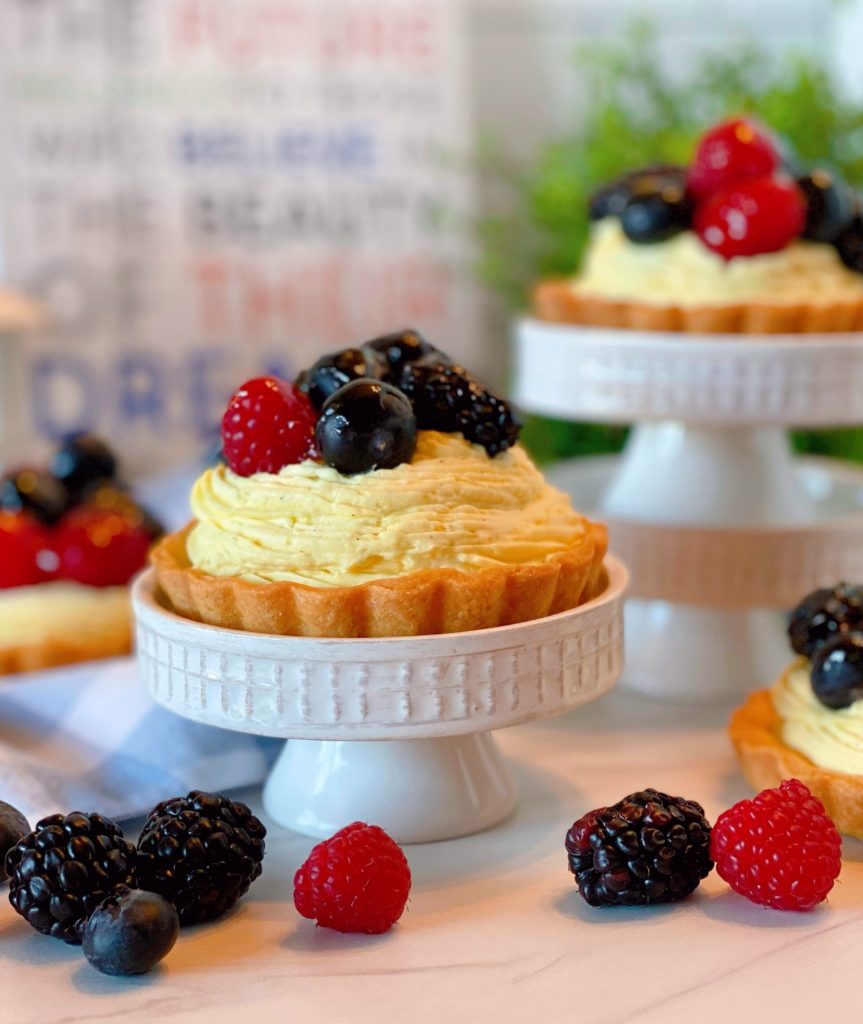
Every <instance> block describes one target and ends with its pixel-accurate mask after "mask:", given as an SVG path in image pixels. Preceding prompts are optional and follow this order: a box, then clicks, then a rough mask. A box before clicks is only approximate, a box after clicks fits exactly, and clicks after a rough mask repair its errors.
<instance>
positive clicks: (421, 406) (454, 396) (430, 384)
mask: <svg viewBox="0 0 863 1024" xmlns="http://www.w3.org/2000/svg"><path fill="white" fill-rule="evenodd" d="M400 386H401V389H402V391H404V393H405V394H406V395H407V396H408V398H409V399H410V400H411V402H412V403H413V407H414V413H415V414H416V418H417V426H418V427H419V429H420V430H440V431H442V432H443V433H461V434H463V435H464V437H465V438H466V439H467V440H468V441H472V442H473V443H474V444H481V445H482V446H483V448H485V450H486V451H487V452H488V454H489V455H492V456H494V455H498V454H499V453H500V452H503V451H506V449H507V448H511V447H512V446H513V445H514V444H515V443H516V441H517V440H518V435H519V431H520V430H521V424H520V423H519V422H518V420H517V419H516V418H515V417H514V416H513V413H512V409H511V408H510V406H509V404H508V403H507V402H505V401H504V400H503V399H502V398H500V397H498V396H497V395H496V394H494V392H493V391H489V390H488V389H487V388H484V387H483V386H482V384H480V383H478V382H477V381H476V380H474V379H473V377H471V375H470V374H469V373H468V372H467V371H466V370H465V369H463V368H462V367H461V366H450V365H446V364H441V363H436V364H435V363H431V364H426V363H409V364H408V365H407V366H406V367H405V368H404V370H403V371H402V376H401V385H400Z"/></svg>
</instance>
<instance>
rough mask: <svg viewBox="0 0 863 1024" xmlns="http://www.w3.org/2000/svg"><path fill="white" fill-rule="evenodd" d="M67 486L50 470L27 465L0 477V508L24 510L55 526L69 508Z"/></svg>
mask: <svg viewBox="0 0 863 1024" xmlns="http://www.w3.org/2000/svg"><path fill="white" fill-rule="evenodd" d="M69 504H70V502H69V495H68V493H67V491H66V488H65V487H64V486H63V485H62V484H61V483H60V481H59V480H58V479H57V478H56V477H55V476H53V475H52V474H51V473H45V472H43V471H42V470H40V469H33V468H31V467H29V466H28V467H26V468H24V469H18V470H15V471H14V472H13V473H10V474H8V475H7V476H5V477H4V478H3V479H2V480H0V511H3V512H26V513H28V514H29V515H31V516H34V517H35V518H36V519H38V520H39V521H40V522H41V523H43V524H44V525H45V526H54V525H55V524H56V523H57V522H59V520H60V519H61V518H62V517H63V515H64V514H65V513H66V511H67V510H68V508H69Z"/></svg>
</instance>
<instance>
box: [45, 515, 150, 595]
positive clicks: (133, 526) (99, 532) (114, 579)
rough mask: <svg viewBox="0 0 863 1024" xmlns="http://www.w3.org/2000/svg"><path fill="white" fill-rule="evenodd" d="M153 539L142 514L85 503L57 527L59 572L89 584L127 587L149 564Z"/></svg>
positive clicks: (67, 577)
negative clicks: (148, 555) (128, 513)
mask: <svg viewBox="0 0 863 1024" xmlns="http://www.w3.org/2000/svg"><path fill="white" fill-rule="evenodd" d="M152 541H153V534H152V531H151V530H149V529H148V528H147V526H146V524H145V523H144V522H143V521H142V518H141V517H137V516H130V515H125V514H123V513H122V512H119V511H116V510H104V509H101V508H95V507H91V506H88V505H81V506H80V507H79V508H76V509H73V510H72V511H71V512H70V513H69V514H68V515H67V516H66V517H65V518H64V519H63V520H62V521H61V523H60V525H59V526H58V527H57V530H56V535H55V538H54V549H55V550H56V552H57V555H58V556H59V559H60V569H59V575H60V576H61V577H62V578H63V579H66V580H74V581H75V582H76V583H83V584H86V585H87V586H89V587H120V586H123V585H124V584H126V583H128V582H129V580H130V579H131V578H132V577H133V576H134V575H135V573H136V572H138V570H139V569H143V567H144V566H145V565H146V563H147V552H148V551H149V549H150V544H151V543H152Z"/></svg>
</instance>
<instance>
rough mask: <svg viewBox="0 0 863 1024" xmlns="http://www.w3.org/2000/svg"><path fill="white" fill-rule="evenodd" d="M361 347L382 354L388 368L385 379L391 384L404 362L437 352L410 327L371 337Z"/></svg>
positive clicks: (395, 379)
mask: <svg viewBox="0 0 863 1024" xmlns="http://www.w3.org/2000/svg"><path fill="white" fill-rule="evenodd" d="M363 348H364V349H366V350H367V351H370V352H374V353H377V354H378V355H381V356H383V358H384V359H385V360H386V363H387V368H388V369H387V377H386V379H387V380H388V381H389V383H391V384H397V383H398V377H399V374H400V373H401V371H402V368H403V367H404V366H405V364H406V363H414V362H416V361H417V359H422V358H423V356H429V355H432V354H434V353H436V352H437V349H436V348H435V347H434V345H432V344H431V342H429V341H426V339H425V338H424V337H423V336H422V335H421V334H420V333H419V331H415V330H413V329H412V328H408V329H406V330H403V331H394V332H393V333H391V334H382V335H381V336H380V337H379V338H372V340H371V341H367V342H366V343H365V344H364V345H363ZM369 376H371V375H369Z"/></svg>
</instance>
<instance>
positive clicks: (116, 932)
mask: <svg viewBox="0 0 863 1024" xmlns="http://www.w3.org/2000/svg"><path fill="white" fill-rule="evenodd" d="M179 931H180V919H179V917H178V916H177V911H176V910H175V909H174V908H173V907H172V906H171V904H170V903H169V902H168V901H167V900H166V899H165V897H164V896H160V895H159V894H158V893H155V892H143V891H142V890H140V889H119V890H118V891H117V892H116V893H114V894H113V895H111V896H109V897H108V898H107V899H106V900H104V901H103V902H102V903H100V904H99V906H98V907H97V908H96V909H95V910H94V911H93V913H92V914H91V915H90V919H89V920H88V921H87V923H86V925H84V929H83V935H82V940H83V946H84V956H86V957H87V959H88V960H89V962H90V963H91V964H92V966H93V967H95V968H96V970H97V971H101V972H102V974H114V975H121V976H125V975H129V974H144V973H146V972H147V971H151V970H152V969H153V968H154V967H155V966H156V964H157V963H159V961H160V960H163V959H164V958H165V957H166V956H167V955H168V953H170V952H171V950H172V949H173V946H174V943H175V942H176V941H177V935H178V933H179Z"/></svg>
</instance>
